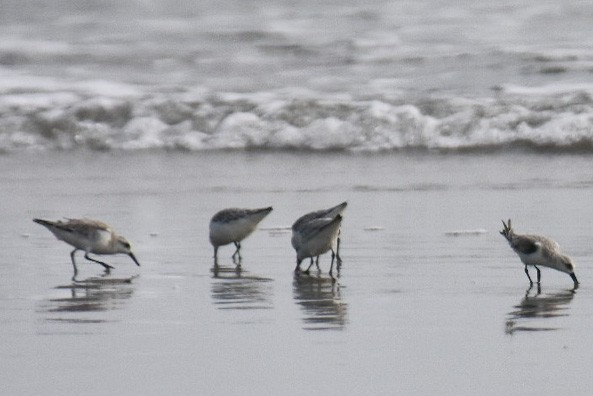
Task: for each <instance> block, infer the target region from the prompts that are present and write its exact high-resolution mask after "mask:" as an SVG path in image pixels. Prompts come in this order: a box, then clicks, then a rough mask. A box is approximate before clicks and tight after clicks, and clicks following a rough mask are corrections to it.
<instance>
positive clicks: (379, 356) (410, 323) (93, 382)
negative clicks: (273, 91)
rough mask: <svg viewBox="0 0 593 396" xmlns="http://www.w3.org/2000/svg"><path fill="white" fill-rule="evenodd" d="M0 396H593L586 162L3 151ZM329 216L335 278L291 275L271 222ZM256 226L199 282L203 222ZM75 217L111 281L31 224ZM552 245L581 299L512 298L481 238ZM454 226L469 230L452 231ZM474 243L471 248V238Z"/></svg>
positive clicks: (548, 274)
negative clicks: (115, 240) (89, 221)
mask: <svg viewBox="0 0 593 396" xmlns="http://www.w3.org/2000/svg"><path fill="white" fill-rule="evenodd" d="M0 166H2V168H3V169H4V172H3V176H1V177H0V202H2V203H3V204H2V205H1V208H0V211H1V213H2V216H1V218H2V219H3V226H2V227H1V228H0V237H1V240H2V241H3V243H2V249H0V262H1V263H2V265H1V266H0V318H1V320H2V326H1V327H0V329H1V330H0V336H1V338H2V340H3V342H2V343H0V345H1V347H0V354H1V356H2V359H0V362H1V363H0V370H1V371H2V373H3V376H4V378H7V379H10V380H4V381H2V385H0V389H1V390H2V393H3V394H56V395H57V394H80V393H85V394H97V395H98V394H107V393H111V394H128V393H129V392H131V391H133V392H135V393H143V394H155V395H156V394H163V393H165V392H166V393H173V394H202V395H206V394H208V395H222V394H247V395H251V394H295V395H296V394H327V395H330V394H351V395H355V394H429V393H433V394H456V395H457V394H491V395H499V394H522V395H529V394H534V395H535V394H537V395H545V394H550V395H551V394H558V393H567V394H583V393H587V391H588V389H590V388H591V386H592V385H593V383H592V381H591V380H590V379H589V376H588V371H587V368H588V362H589V361H590V356H591V355H593V347H592V346H591V344H590V343H589V342H588V335H589V332H590V329H591V328H592V326H593V304H591V301H593V299H592V297H593V289H592V288H591V284H593V279H592V278H593V276H592V274H593V265H592V264H593V260H592V259H591V257H592V256H593V245H592V244H591V240H592V239H593V223H592V221H591V219H592V218H593V209H591V208H592V206H591V204H590V203H591V198H593V194H592V192H593V176H591V172H590V169H593V159H590V158H588V157H586V156H577V155H573V156H557V157H549V156H543V155H522V154H519V153H515V154H510V155H497V154H492V155H485V156H480V155H477V154H476V155H473V154H468V155H457V156H454V155H450V156H440V155H429V154H417V155H405V154H389V155H360V156H357V155H341V154H334V153H325V154H317V155H307V154H289V153H275V154H270V153H257V152H255V153H203V154H199V153H198V154H196V153H194V154H180V153H175V154H167V153H144V154H142V153H140V154H139V153H136V154H130V153H85V152H77V153H68V152H63V153H47V154H40V155H28V154H13V155H5V156H0ZM344 200H347V201H348V203H349V205H348V208H347V210H346V212H345V213H344V223H343V228H342V235H343V244H342V257H343V259H344V264H343V266H342V268H341V271H340V273H339V276H338V277H336V278H335V279H332V278H330V277H329V275H328V274H327V271H328V269H329V256H327V255H326V256H322V258H321V269H322V271H321V273H317V272H316V271H313V272H312V273H311V275H310V276H304V275H303V276H300V277H295V276H294V274H293V272H292V271H293V269H294V264H295V254H294V251H293V250H292V247H291V246H290V233H289V232H288V230H287V229H286V227H288V226H290V225H291V224H292V222H293V221H294V220H295V219H296V218H297V217H298V216H300V215H301V214H303V213H305V212H307V211H310V210H314V209H320V208H324V207H329V206H332V205H335V204H337V203H339V202H342V201H344ZM267 205H272V206H274V211H273V212H272V213H271V214H270V216H268V218H266V219H265V220H264V221H263V222H262V223H261V229H260V230H258V231H256V232H255V233H254V234H253V235H252V236H251V237H250V238H249V239H247V240H246V241H245V242H244V243H243V250H242V255H243V261H242V267H241V269H240V270H237V269H236V268H235V266H234V265H233V264H232V261H231V258H230V256H231V254H232V252H233V249H232V248H231V247H223V248H221V250H220V251H219V257H220V262H219V263H220V267H219V268H214V267H213V261H212V247H211V246H210V245H209V242H208V237H207V233H208V221H209V219H210V217H211V216H212V214H214V213H215V212H216V211H217V210H219V209H221V208H224V207H229V206H244V207H261V206H267ZM64 216H66V217H90V218H97V219H101V220H103V221H105V222H107V223H109V224H111V225H112V226H113V227H114V228H115V229H116V230H117V231H119V232H120V233H121V234H122V235H124V236H126V237H127V238H128V239H129V240H130V241H131V242H132V244H133V247H134V251H135V254H136V256H137V257H138V259H139V261H140V262H141V264H142V266H141V267H140V268H138V267H136V266H135V265H134V263H133V262H132V261H131V260H130V259H129V257H126V256H114V257H104V258H106V261H107V262H109V263H110V264H113V265H114V266H115V267H116V269H115V270H114V271H112V273H111V274H110V275H108V276H105V275H104V274H103V272H102V268H101V267H100V266H98V265H96V264H92V263H86V262H85V260H84V259H83V258H82V257H81V256H79V258H78V260H79V263H80V264H79V270H80V273H79V277H78V279H77V280H78V281H77V282H73V281H72V280H71V279H70V278H71V277H72V266H71V264H70V257H69V252H70V251H71V249H70V248H69V246H67V245H66V244H65V243H63V242H60V241H57V240H56V239H55V238H54V237H53V236H52V235H51V234H50V233H49V232H48V231H47V230H45V229H44V228H43V227H40V226H39V225H37V224H35V223H33V222H32V221H31V219H32V218H33V217H41V218H48V219H58V218H61V217H64ZM507 218H512V219H513V224H514V226H515V227H516V228H517V230H518V231H521V232H537V233H542V234H546V235H549V236H551V237H553V238H554V239H556V240H557V241H558V242H559V243H560V245H561V246H562V248H563V250H564V251H565V252H566V253H567V254H569V255H571V256H572V257H573V258H574V260H575V263H576V265H577V271H576V273H577V276H578V278H579V280H580V282H581V286H580V287H579V288H578V289H577V290H572V281H571V280H570V278H569V277H568V276H567V275H566V274H562V273H559V272H556V271H553V270H548V269H542V286H541V290H539V291H538V289H537V288H536V287H534V288H531V289H528V281H527V278H526V276H525V274H524V272H523V267H522V265H521V264H520V262H519V259H518V257H517V256H516V255H515V254H514V253H513V252H512V251H511V249H510V248H509V247H508V245H507V244H506V241H505V240H504V238H502V236H500V235H499V234H498V230H499V229H500V227H501V223H500V220H501V219H507ZM467 231H470V232H467ZM471 231H476V232H471Z"/></svg>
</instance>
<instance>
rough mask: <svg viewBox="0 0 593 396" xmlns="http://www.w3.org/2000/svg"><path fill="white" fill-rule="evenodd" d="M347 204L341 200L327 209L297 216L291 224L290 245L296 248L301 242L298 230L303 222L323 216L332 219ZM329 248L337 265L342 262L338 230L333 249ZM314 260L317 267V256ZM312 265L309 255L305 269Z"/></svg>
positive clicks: (339, 213) (340, 212)
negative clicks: (307, 265) (309, 261)
mask: <svg viewBox="0 0 593 396" xmlns="http://www.w3.org/2000/svg"><path fill="white" fill-rule="evenodd" d="M347 205H348V203H347V202H342V203H341V204H339V205H336V206H334V207H331V208H329V209H322V210H317V211H315V212H310V213H307V214H305V215H303V216H301V217H299V218H298V219H297V220H296V221H295V222H294V224H293V225H292V239H291V240H290V242H291V244H292V247H293V248H295V249H297V246H299V245H300V244H301V242H300V240H299V239H300V237H301V233H300V232H299V230H300V229H301V228H302V227H303V226H304V225H305V224H307V223H308V222H310V221H311V220H316V219H323V218H330V219H334V218H335V217H336V216H337V215H341V214H342V212H343V211H344V209H346V206H347ZM331 249H332V255H335V257H336V258H337V260H338V265H340V264H341V263H342V258H341V257H340V230H338V234H337V238H336V241H335V251H334V247H332V248H331ZM316 262H317V268H319V256H317V257H316ZM312 265H313V257H311V263H310V264H309V267H308V268H307V271H309V269H310V268H311V266H312Z"/></svg>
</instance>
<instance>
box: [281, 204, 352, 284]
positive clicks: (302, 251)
mask: <svg viewBox="0 0 593 396" xmlns="http://www.w3.org/2000/svg"><path fill="white" fill-rule="evenodd" d="M341 223H342V215H339V214H338V215H336V216H335V217H334V218H330V217H325V218H321V219H314V220H311V221H308V222H306V223H304V224H303V225H302V226H301V227H299V228H298V229H296V230H293V239H292V243H293V247H294V249H295V250H296V253H297V265H296V268H295V269H294V271H295V272H300V271H301V262H302V261H303V260H304V259H306V258H307V257H311V258H313V257H316V256H319V255H321V254H323V253H325V252H327V251H329V250H331V251H332V261H331V266H330V269H329V273H330V275H331V274H332V271H333V268H334V258H335V256H336V255H335V254H334V249H336V246H335V244H336V241H337V239H338V233H339V232H340V225H341ZM310 267H311V266H310V265H309V268H310ZM309 268H307V271H308V270H309Z"/></svg>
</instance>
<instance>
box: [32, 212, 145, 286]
mask: <svg viewBox="0 0 593 396" xmlns="http://www.w3.org/2000/svg"><path fill="white" fill-rule="evenodd" d="M33 221H34V222H35V223H38V224H41V225H42V226H44V227H46V228H47V229H48V230H50V231H51V233H52V234H54V235H55V237H56V238H58V239H59V240H61V241H64V242H66V243H67V244H69V245H72V246H74V250H73V251H72V252H70V258H71V259H72V265H73V266H74V277H76V274H78V269H77V268H76V261H75V260H74V254H75V253H76V252H77V251H78V250H82V251H84V258H85V259H87V260H89V261H93V262H95V263H97V264H101V265H102V266H103V268H105V271H106V272H107V273H109V270H111V269H113V267H112V266H111V265H109V264H107V263H104V262H102V261H99V260H95V259H93V258H91V257H89V253H93V254H100V255H103V254H117V253H123V254H127V255H128V256H130V257H131V258H132V260H134V262H135V263H136V265H138V266H140V263H139V262H138V260H136V256H134V253H132V250H131V249H132V248H131V246H130V243H129V242H128V241H127V240H126V239H125V238H124V237H122V236H119V235H117V234H116V233H115V232H114V231H113V230H112V229H111V227H109V226H108V225H107V224H105V223H102V222H100V221H97V220H89V219H66V221H49V220H42V219H33Z"/></svg>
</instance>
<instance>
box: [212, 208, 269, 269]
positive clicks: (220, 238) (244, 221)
mask: <svg viewBox="0 0 593 396" xmlns="http://www.w3.org/2000/svg"><path fill="white" fill-rule="evenodd" d="M271 211H272V207H271V206H270V207H268V208H261V209H237V208H230V209H223V210H221V211H220V212H218V213H216V214H215V215H214V216H213V217H212V219H211V220H210V243H211V244H212V246H214V262H215V263H216V262H217V260H218V247H219V246H223V245H228V244H229V243H233V244H234V245H235V247H236V250H235V253H233V256H232V258H233V261H235V258H236V257H238V260H239V261H238V262H237V264H240V262H241V252H240V250H241V241H242V240H243V239H245V238H247V237H248V236H249V235H250V234H251V233H252V232H253V231H254V230H255V228H256V227H257V225H258V224H259V222H260V221H262V220H263V218H264V217H266V216H267V215H268V214H269V213H270V212H271Z"/></svg>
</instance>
